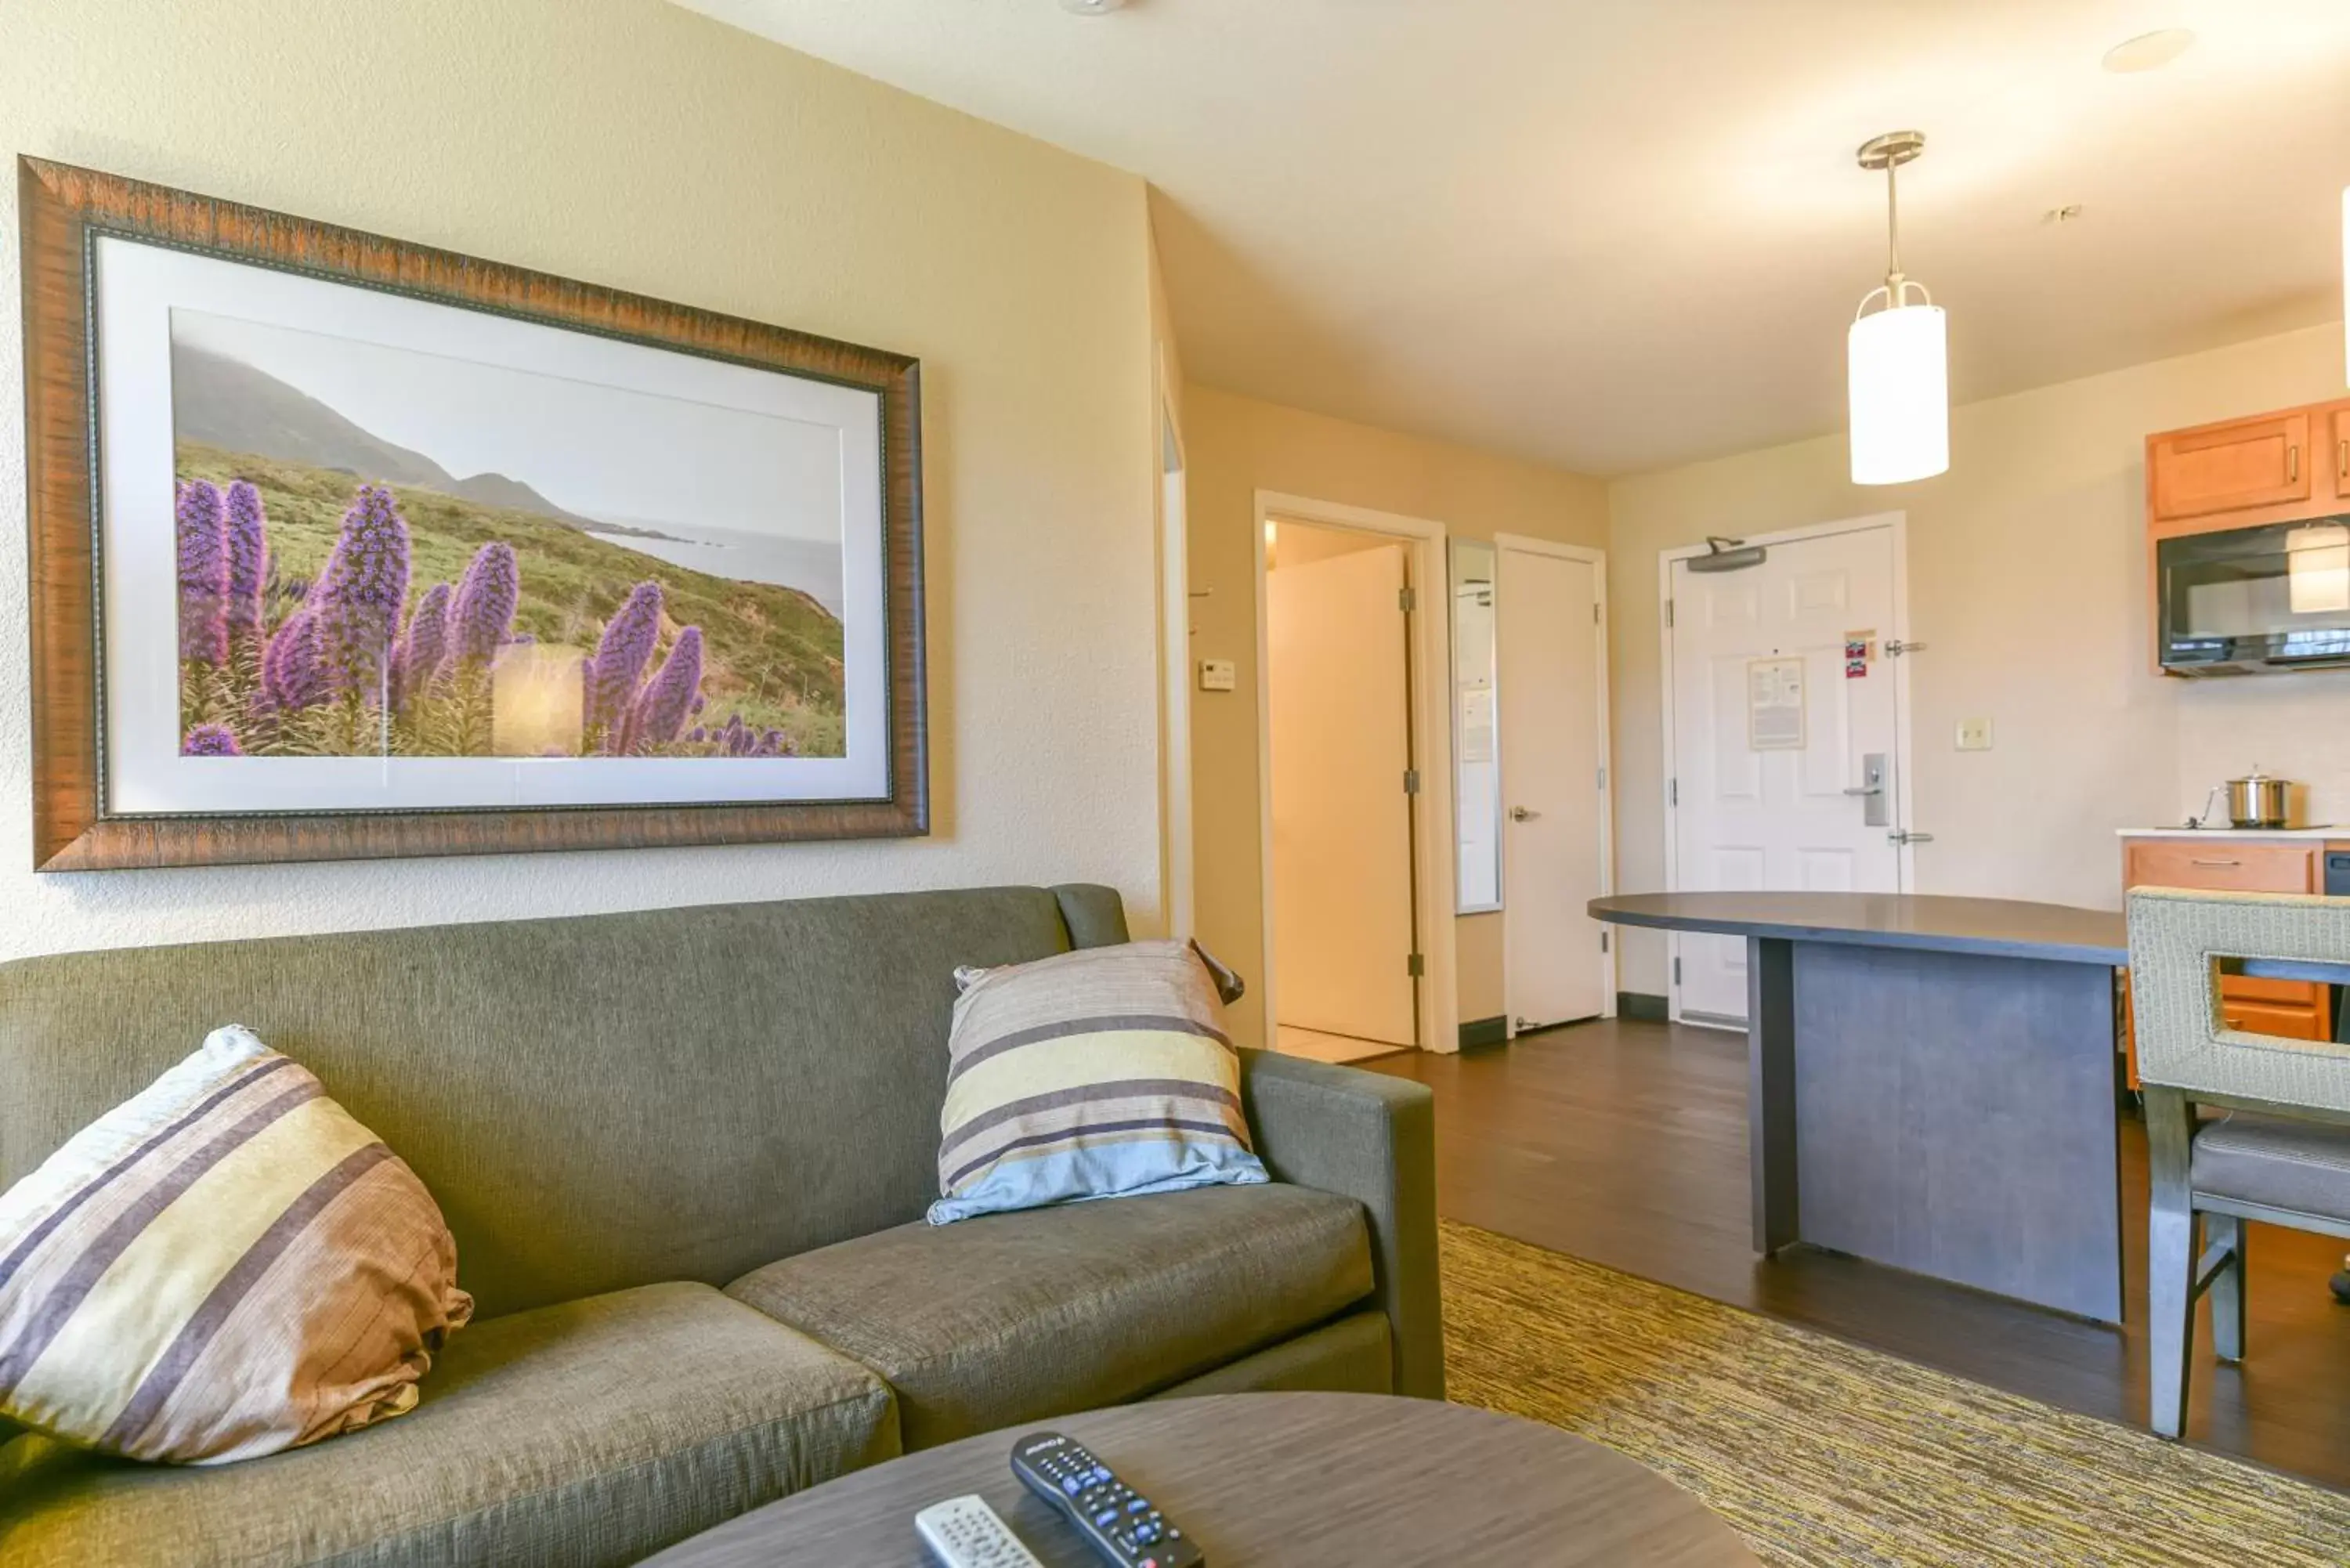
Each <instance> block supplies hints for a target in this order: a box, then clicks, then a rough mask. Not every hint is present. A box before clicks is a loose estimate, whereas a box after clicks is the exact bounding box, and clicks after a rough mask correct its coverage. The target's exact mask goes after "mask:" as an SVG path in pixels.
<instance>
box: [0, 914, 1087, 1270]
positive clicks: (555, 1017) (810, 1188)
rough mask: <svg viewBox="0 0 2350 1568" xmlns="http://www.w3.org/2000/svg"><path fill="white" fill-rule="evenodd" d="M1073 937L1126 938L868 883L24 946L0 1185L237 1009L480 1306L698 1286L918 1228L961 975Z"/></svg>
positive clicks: (2, 1007)
mask: <svg viewBox="0 0 2350 1568" xmlns="http://www.w3.org/2000/svg"><path fill="white" fill-rule="evenodd" d="M1065 910H1066V915H1065ZM1072 929H1076V931H1077V932H1078V934H1079V937H1080V939H1081V940H1084V941H1086V942H1087V943H1089V944H1090V943H1097V942H1103V941H1114V940H1124V937H1125V931H1124V922H1123V919H1122V917H1121V916H1120V915H1119V912H1118V908H1117V903H1116V896H1115V895H1114V894H1111V893H1108V892H1107V891H1106V890H1104V889H1099V888H1070V889H1062V890H1060V892H1059V894H1058V896H1056V894H1055V891H1053V890H1050V889H1045V888H990V889H975V890H969V891H957V892H941V893H906V894H887V895H880V896H876V897H867V898H818V899H804V900H795V901H790V902H781V903H764V904H732V905H718V906H705V907H702V908H691V909H656V910H647V911H643V912H639V913H634V914H624V915H598V916H587V917H582V918H577V919H547V920H518V921H498V922H490V923H483V924H474V925H457V926H432V927H422V928H411V929H403V930H390V931H368V932H355V933H349V934H343V935H336V936H321V937H289V938H276V939H270V940H260V941H244V942H218V943H206V944H203V945H199V946H191V947H172V948H140V949H124V950H113V951H103V952H92V953H72V954H61V955H57V956H53V957H46V958H36V959H26V960H23V961H18V962H16V963H13V964H8V965H5V966H0V1085H5V1086H6V1092H5V1093H0V1188H5V1187H7V1186H11V1185H13V1184H14V1183H16V1181H17V1180H19V1179H22V1178H23V1177H24V1176H26V1174H27V1173H28V1172H30V1171H31V1170H32V1169H33V1168H35V1167H36V1166H37V1165H38V1164H39V1163H40V1162H41V1161H42V1160H43V1159H44V1158H47V1156H48V1155H49V1154H50V1153H51V1152H52V1151H53V1150H55V1149H56V1148H57V1147H58V1146H59V1145H61V1144H63V1143H64V1142H65V1141H66V1139H67V1138H68V1137H72V1136H73V1134H74V1132H75V1131H76V1129H78V1128H79V1127H82V1126H83V1125H85V1124H86V1123H88V1122H89V1121H91V1120H93V1119H95V1118H96V1117H97V1116H99V1115H101V1114H102V1113H103V1112H105V1111H106V1110H107V1109H108V1107H109V1106H113V1105H115V1104H117V1103H118V1102H120V1101H121V1100H123V1099H125V1098H127V1097H128V1096H130V1095H132V1094H134V1093H136V1092H137V1091H138V1090H139V1089H140V1087H142V1086H143V1085H146V1084H147V1083H149V1082H150V1081H151V1080H152V1079H153V1078H154V1077H155V1076H156V1075H158V1074H160V1073H161V1072H162V1070H163V1069H164V1068H166V1067H168V1066H170V1065H171V1064H172V1063H173V1062H176V1061H178V1060H179V1059H180V1058H181V1057H182V1056H184V1055H186V1054H188V1053H189V1052H190V1051H191V1050H192V1049H194V1048H195V1046H196V1045H197V1044H199V1043H200V1042H201V1041H202V1040H203V1038H204V1036H205V1035H206V1034H207V1033H210V1032H211V1031H212V1030H213V1029H214V1028H215V1027H217V1026H219V1025H220V1024H222V1023H229V1022H236V1023H244V1024H247V1025H249V1026H250V1027H251V1028H252V1029H253V1030H254V1031H255V1033H257V1034H259V1035H260V1036H261V1037H262V1038H263V1039H265V1040H266V1041H268V1042H269V1044H272V1045H273V1046H276V1048H277V1049H279V1050H281V1051H283V1052H284V1053H286V1054H287V1055H289V1056H292V1057H295V1058H296V1060H298V1061H300V1062H302V1063H303V1064H306V1065H307V1066H308V1067H309V1068H310V1069H311V1070H312V1071H313V1072H315V1073H317V1075H318V1076H319V1078H320V1079H321V1080H323V1081H324V1082H325V1084H326V1085H327V1088H328V1092H329V1093H331V1094H332V1095H333V1096H335V1097H336V1098H337V1099H338V1100H339V1101H340V1102H341V1103H342V1104H343V1105H344V1106H347V1107H348V1109H349V1110H350V1113H351V1114H352V1115H353V1116H356V1117H358V1118H359V1120H360V1121H362V1122H364V1123H365V1124H366V1125H367V1126H369V1127H371V1128H373V1129H374V1130H375V1131H376V1133H377V1134H378V1135H379V1136H380V1137H382V1138H383V1139H384V1141H385V1142H386V1143H388V1144H390V1146H391V1147H393V1148H396V1149H398V1150H399V1151H400V1154H401V1156H402V1157H403V1158H406V1159H407V1161H408V1163H409V1164H410V1165H411V1167H412V1168H414V1169H415V1171H416V1173H417V1175H418V1176H419V1177H421V1179H423V1181H424V1184H425V1186H426V1187H428V1188H429V1189H431V1190H432V1194H433V1196H434V1197H435V1198H436V1199H439V1200H440V1203H441V1207H442V1212H443V1213H444V1214H445V1215H446V1216H447V1218H448V1220H449V1227H450V1230H451V1231H452V1233H453V1234H454V1235H455V1237H456V1241H457V1255H458V1267H459V1276H458V1277H459V1282H460V1283H461V1284H463V1286H464V1288H465V1289H466V1290H468V1291H470V1292H471V1293H473V1296H474V1298H475V1301H476V1303H477V1305H478V1309H479V1313H480V1315H482V1316H484V1317H492V1316H496V1315H498V1314H503V1313H508V1312H515V1311H518V1310H521V1309H523V1308H526V1307H533V1306H539V1305H544V1304H546V1303H552V1302H557V1301H567V1300H571V1299H574V1298H577V1297H580V1296H585V1295H590V1294H594V1293H599V1292H604V1291H612V1290H621V1289H626V1288H628V1287H629V1286H633V1285H639V1284H645V1283H650V1282H655V1281H660V1280H700V1281H702V1282H708V1283H712V1284H721V1283H724V1282H727V1281H729V1280H732V1279H733V1278H735V1277H736V1276H737V1275H739V1274H742V1273H743V1272H746V1271H748V1270H750V1269H753V1268H755V1267H757V1266H759V1265H760V1264H762V1263H765V1262H771V1261H773V1260H775V1259H777V1258H782V1257H787V1256H790V1255H791V1254H793V1253H795V1252H799V1251H806V1249H808V1248H811V1247H817V1246H823V1245H827V1244H828V1243H830V1242H833V1241H840V1240H843V1239H845V1238H847V1237H850V1236H858V1235H863V1234H865V1233H866V1232H868V1231H876V1230H879V1229H881V1228H882V1227H884V1226H889V1225H895V1224H901V1223H903V1222H905V1221H907V1220H913V1219H915V1218H917V1217H919V1216H920V1214H921V1212H922V1209H923V1206H924V1204H925V1203H926V1202H927V1201H928V1200H929V1199H930V1198H931V1195H932V1194H933V1192H934V1191H935V1182H936V1173H937V1165H936V1155H937V1149H938V1127H939V1109H940V1106H941V1103H942V1102H943V1100H944V1098H945V1094H946V1072H947V1049H946V1042H947V1024H948V1017H949V1014H950V1012H951V1009H952V1007H953V1005H954V999H955V985H954V970H955V968H956V966H957V965H959V964H1003V963H1017V962H1021V961H1026V960H1031V959H1036V958H1042V957H1045V956H1046V955H1048V954H1051V953H1055V952H1061V951H1065V950H1067V949H1068V947H1069V946H1070V932H1071V930H1072Z"/></svg>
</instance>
